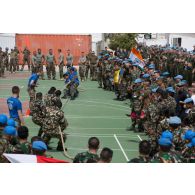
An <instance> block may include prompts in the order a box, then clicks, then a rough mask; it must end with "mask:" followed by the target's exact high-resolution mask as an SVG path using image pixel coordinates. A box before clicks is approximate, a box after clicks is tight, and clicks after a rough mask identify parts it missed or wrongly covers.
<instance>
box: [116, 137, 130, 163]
mask: <svg viewBox="0 0 195 195" xmlns="http://www.w3.org/2000/svg"><path fill="white" fill-rule="evenodd" d="M114 138H115V140H116V142H117V143H118V145H119V147H120V149H121V151H122V153H123V155H124V157H125V159H126V160H127V161H129V158H128V157H127V155H126V153H125V151H124V150H123V147H122V146H121V144H120V142H119V140H118V138H117V136H116V134H114Z"/></svg>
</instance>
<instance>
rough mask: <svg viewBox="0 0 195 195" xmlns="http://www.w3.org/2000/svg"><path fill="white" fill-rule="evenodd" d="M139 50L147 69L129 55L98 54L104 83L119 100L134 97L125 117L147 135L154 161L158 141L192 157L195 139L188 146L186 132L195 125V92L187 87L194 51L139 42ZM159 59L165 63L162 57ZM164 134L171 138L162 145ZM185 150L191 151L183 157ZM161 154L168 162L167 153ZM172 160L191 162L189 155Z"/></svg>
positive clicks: (102, 83)
mask: <svg viewBox="0 0 195 195" xmlns="http://www.w3.org/2000/svg"><path fill="white" fill-rule="evenodd" d="M137 49H139V50H140V52H141V54H142V56H145V58H146V59H144V62H145V66H144V67H141V66H140V64H139V63H138V62H136V61H132V60H131V59H128V58H123V59H121V58H119V57H117V56H115V55H114V56H113V52H109V53H107V52H105V51H103V52H102V53H100V58H99V62H98V66H99V70H100V71H99V74H98V75H99V77H98V83H99V85H100V87H102V85H103V87H104V88H105V89H109V90H113V91H114V92H115V94H116V100H125V99H130V103H131V113H130V114H127V116H128V117H130V118H131V120H132V127H131V130H134V131H139V132H144V133H145V134H146V135H148V137H149V143H150V145H151V150H150V154H149V155H150V158H152V159H155V158H157V156H158V155H159V154H160V153H159V152H160V148H159V146H161V145H159V143H161V144H162V145H163V144H165V145H166V144H167V143H168V146H169V147H170V148H171V150H174V151H175V153H177V154H178V153H179V154H178V155H181V156H182V157H184V156H185V157H186V156H188V158H189V159H190V158H191V157H192V158H193V155H194V153H191V152H190V151H191V149H190V147H189V148H188V146H191V145H192V143H193V141H194V140H193V139H190V140H188V142H190V143H191V144H189V145H187V144H186V140H185V139H184V136H185V133H187V132H188V131H190V132H191V131H192V132H194V127H195V126H194V125H195V107H194V99H193V98H194V96H193V93H194V92H195V91H193V90H192V89H190V88H189V87H190V86H191V85H192V76H193V72H194V70H195V69H194V68H195V62H194V61H193V59H194V55H193V53H190V54H189V53H187V52H184V51H180V50H176V49H173V48H161V47H149V48H148V47H146V48H145V47H144V46H143V45H138V48H137ZM165 56H166V58H165ZM176 56H177V58H176ZM159 59H160V60H162V59H163V60H164V61H158V60H159ZM170 60H173V61H171V62H174V63H171V62H170ZM106 68H107V69H106ZM136 127H137V128H136ZM164 132H165V134H166V132H168V134H169V133H171V134H172V136H173V139H172V140H171V141H170V140H169V141H167V140H164V141H165V142H166V143H164V141H162V140H161V138H163V139H164V137H162V134H163V133H164ZM192 138H193V137H192ZM161 141H162V142H161ZM163 147H164V145H163ZM165 147H166V146H165ZM186 148H187V149H186ZM183 151H188V155H183ZM166 154H167V155H168V153H166ZM169 155H170V154H169ZM165 156H166V155H165ZM173 156H174V155H173ZM162 158H163V160H165V159H164V158H165V157H162ZM170 159H172V160H171V162H184V161H188V160H189V159H186V158H185V160H184V161H183V160H178V161H177V160H175V159H177V158H176V157H175V158H170ZM173 159H174V160H173ZM161 161H162V160H161Z"/></svg>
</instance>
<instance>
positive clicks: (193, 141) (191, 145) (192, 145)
mask: <svg viewBox="0 0 195 195" xmlns="http://www.w3.org/2000/svg"><path fill="white" fill-rule="evenodd" d="M187 146H188V147H189V148H191V147H194V146H195V137H194V138H192V140H191V142H190V143H189V144H188V145H187Z"/></svg>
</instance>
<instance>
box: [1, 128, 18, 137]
mask: <svg viewBox="0 0 195 195" xmlns="http://www.w3.org/2000/svg"><path fill="white" fill-rule="evenodd" d="M3 134H5V135H11V136H16V128H15V127H12V126H6V127H5V128H4V129H3Z"/></svg>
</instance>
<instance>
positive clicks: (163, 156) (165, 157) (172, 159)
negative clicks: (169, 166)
mask: <svg viewBox="0 0 195 195" xmlns="http://www.w3.org/2000/svg"><path fill="white" fill-rule="evenodd" d="M181 162H182V157H181V156H179V155H176V154H174V153H173V152H158V153H157V154H156V155H155V156H154V158H153V159H152V160H151V163H181Z"/></svg>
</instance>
